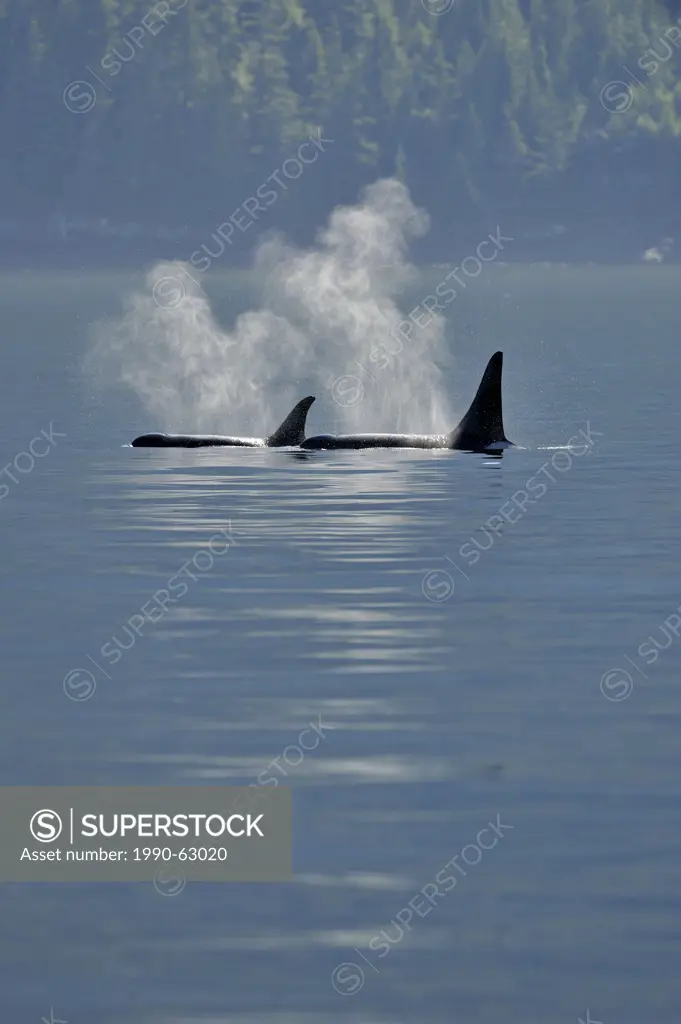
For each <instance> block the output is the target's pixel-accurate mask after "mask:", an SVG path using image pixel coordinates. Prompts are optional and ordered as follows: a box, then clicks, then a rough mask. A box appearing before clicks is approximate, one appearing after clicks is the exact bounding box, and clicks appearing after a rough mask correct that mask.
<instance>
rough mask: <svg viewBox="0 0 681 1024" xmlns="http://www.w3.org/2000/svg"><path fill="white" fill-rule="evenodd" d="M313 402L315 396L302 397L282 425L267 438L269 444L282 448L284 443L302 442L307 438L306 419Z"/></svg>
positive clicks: (271, 446)
mask: <svg viewBox="0 0 681 1024" xmlns="http://www.w3.org/2000/svg"><path fill="white" fill-rule="evenodd" d="M313 402H314V396H313V395H308V397H307V398H303V399H301V401H300V402H298V404H297V405H295V406H294V407H293V409H291V411H290V413H289V414H288V416H287V417H286V419H285V420H284V422H283V423H282V424H281V426H280V427H277V429H276V430H275V431H274V433H273V434H271V435H270V436H269V437H268V438H267V444H268V446H269V447H270V448H280V447H282V446H283V445H289V444H291V445H293V444H301V443H302V442H303V441H304V440H305V421H306V419H307V412H308V409H309V408H310V406H311V405H312V403H313Z"/></svg>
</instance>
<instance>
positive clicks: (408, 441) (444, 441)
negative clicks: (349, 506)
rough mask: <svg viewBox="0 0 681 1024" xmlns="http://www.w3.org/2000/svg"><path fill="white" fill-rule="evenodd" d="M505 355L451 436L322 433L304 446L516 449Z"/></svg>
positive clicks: (493, 364)
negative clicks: (510, 434) (507, 405)
mask: <svg viewBox="0 0 681 1024" xmlns="http://www.w3.org/2000/svg"><path fill="white" fill-rule="evenodd" d="M503 363H504V355H503V352H495V353H494V355H493V356H492V358H491V359H490V361H489V362H488V363H487V367H486V368H485V372H484V373H483V375H482V380H481V381H480V384H479V386H478V390H477V392H476V394H475V398H474V399H473V401H472V402H471V405H470V408H469V409H468V412H467V413H466V414H465V416H464V417H463V419H462V420H461V422H460V423H459V424H458V426H456V427H455V428H454V430H452V431H451V432H450V433H449V434H336V435H334V434H318V435H316V436H314V437H308V438H307V439H306V440H305V441H303V442H302V443H301V445H300V447H301V448H304V449H306V450H308V451H309V450H316V449H330V448H450V449H455V450H457V451H464V452H483V451H490V450H494V449H501V448H507V447H513V444H512V442H511V441H509V440H508V439H507V437H506V434H505V433H504V421H503V416H502V410H501V370H502V367H503Z"/></svg>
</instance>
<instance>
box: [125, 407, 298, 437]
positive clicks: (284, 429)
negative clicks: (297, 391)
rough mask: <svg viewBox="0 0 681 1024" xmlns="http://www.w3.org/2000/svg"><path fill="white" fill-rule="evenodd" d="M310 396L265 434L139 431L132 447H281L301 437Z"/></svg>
mask: <svg viewBox="0 0 681 1024" xmlns="http://www.w3.org/2000/svg"><path fill="white" fill-rule="evenodd" d="M313 402H314V396H312V395H308V397H307V398H303V399H302V400H301V401H300V402H298V404H297V405H296V406H294V408H293V409H292V410H291V412H290V413H289V414H288V416H287V417H286V419H285V420H284V422H283V423H282V424H281V426H279V427H277V429H276V430H275V431H274V433H273V434H270V436H269V437H222V436H221V435H219V434H142V435H141V436H140V437H136V438H135V440H134V441H133V442H132V446H133V448H209V447H218V446H222V447H229V448H283V447H285V446H286V445H292V446H293V445H299V444H300V443H301V441H304V440H305V421H306V419H307V413H308V410H309V408H310V406H311V405H312V403H313Z"/></svg>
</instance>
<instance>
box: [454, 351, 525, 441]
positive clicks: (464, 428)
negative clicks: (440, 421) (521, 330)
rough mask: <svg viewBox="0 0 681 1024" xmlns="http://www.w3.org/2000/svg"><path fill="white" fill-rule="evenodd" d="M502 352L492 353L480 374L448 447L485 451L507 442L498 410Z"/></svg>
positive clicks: (499, 409) (499, 406)
mask: <svg viewBox="0 0 681 1024" xmlns="http://www.w3.org/2000/svg"><path fill="white" fill-rule="evenodd" d="M503 364H504V354H503V352H495V353H494V355H493V356H492V358H491V359H490V361H489V362H488V364H487V368H486V370H485V372H484V373H483V375H482V380H481V381H480V386H479V388H478V390H477V393H476V396H475V398H474V399H473V401H472V402H471V407H470V409H469V410H468V412H467V413H466V415H465V416H464V418H463V419H462V420H461V422H460V423H459V425H458V427H455V428H454V430H452V432H451V434H450V435H449V445H448V447H449V448H458V449H460V450H461V451H468V452H475V451H484V450H485V448H489V446H490V445H492V444H495V443H497V444H498V443H499V442H500V441H503V442H505V443H506V444H509V443H510V442H509V441H508V439H507V438H506V435H505V433H504V420H503V416H502V412H501V369H502V366H503Z"/></svg>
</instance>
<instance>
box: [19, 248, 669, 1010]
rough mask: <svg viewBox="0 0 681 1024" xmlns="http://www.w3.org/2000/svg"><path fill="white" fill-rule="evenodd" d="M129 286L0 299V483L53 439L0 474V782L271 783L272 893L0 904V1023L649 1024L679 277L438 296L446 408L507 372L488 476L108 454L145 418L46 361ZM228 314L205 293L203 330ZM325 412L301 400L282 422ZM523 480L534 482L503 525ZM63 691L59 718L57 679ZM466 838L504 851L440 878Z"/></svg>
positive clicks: (231, 303)
mask: <svg viewBox="0 0 681 1024" xmlns="http://www.w3.org/2000/svg"><path fill="white" fill-rule="evenodd" d="M133 278H134V275H132V274H130V275H124V274H118V275H113V274H94V273H93V274H92V275H75V274H73V273H64V274H52V275H48V274H45V275H35V274H4V275H3V276H2V277H0V326H1V329H2V339H3V345H2V354H1V357H0V358H1V359H2V373H1V375H0V396H1V399H2V413H1V416H2V424H3V430H2V438H1V441H0V447H1V449H2V451H1V452H0V454H1V456H2V458H1V460H0V461H1V462H2V465H3V466H6V465H7V464H12V463H13V460H14V459H15V457H16V455H17V453H21V452H25V451H26V450H27V445H28V444H29V442H31V440H32V439H33V438H34V437H36V436H37V435H40V433H41V431H43V430H45V431H47V432H49V430H50V429H52V430H53V431H56V432H57V434H56V435H55V441H56V444H55V445H54V446H53V448H52V449H51V450H50V452H49V454H48V455H47V456H45V457H44V458H41V459H36V463H35V468H33V469H32V470H31V471H30V472H25V473H23V474H20V473H18V472H17V470H16V469H12V473H13V475H14V476H15V478H16V481H17V482H16V483H14V482H12V480H10V479H8V477H7V475H3V476H2V481H3V482H4V483H5V485H6V486H7V488H8V490H7V493H5V491H4V490H3V491H0V493H2V494H3V498H2V500H1V501H0V537H1V541H0V543H1V546H2V547H1V551H2V566H3V577H4V586H3V591H2V655H3V656H2V687H1V689H0V711H1V719H0V722H1V724H0V769H1V774H0V782H2V784H3V785H10V784H26V785H28V784H30V785H40V784H53V785H66V784H80V785H97V784H102V785H104V784H107V785H118V784H120V785H123V784H135V785H143V784H146V785H151V784H172V783H178V784H201V783H206V784H220V783H222V784H247V783H249V782H253V781H255V780H256V778H257V777H258V775H262V773H263V771H264V770H265V769H267V766H268V765H270V763H271V762H272V761H273V759H275V758H279V759H280V760H279V764H280V765H281V766H283V767H282V771H283V772H285V773H286V775H285V776H284V775H283V774H282V772H280V773H279V775H278V777H279V779H280V781H281V782H282V783H288V784H290V785H291V786H292V787H293V805H294V851H293V855H294V880H293V882H291V883H286V884H284V883H277V884H274V883H272V884H259V885H256V884H221V885H217V884H199V883H193V884H192V883H190V884H188V885H187V886H186V888H184V890H183V891H182V892H180V893H179V894H178V895H176V896H173V897H168V896H164V895H163V894H161V893H159V892H157V891H156V890H155V888H154V886H153V885H152V884H150V883H135V884H132V883H131V884H117V885H114V884H109V885H106V884H100V885H94V884H88V885H84V884H81V885H78V884H70V885H67V884H63V885H57V884H52V885H50V884H21V885H20V884H4V885H1V886H0V907H1V909H2V921H3V927H2V933H1V935H2V937H1V939H0V1004H1V1005H2V1013H1V1014H0V1018H1V1019H2V1021H7V1022H8V1024H9V1022H10V1021H11V1022H12V1024H19V1022H24V1021H25V1022H36V1024H37V1022H38V1021H39V1020H40V1018H41V1017H46V1018H47V1019H48V1020H49V1017H50V1013H53V1015H54V1018H55V1019H57V1018H58V1019H62V1020H65V1021H67V1022H68V1024H86V1022H87V1024H93V1022H95V1021H96V1022H97V1024H109V1022H123V1021H126V1022H130V1024H141V1022H145V1024H151V1022H168V1024H180V1022H182V1024H189V1022H192V1024H218V1022H227V1021H229V1022H233V1024H294V1022H295V1024H298V1022H300V1024H346V1022H353V1024H423V1022H427V1024H450V1022H453V1021H461V1022H464V1021H467V1022H479V1024H488V1022H489V1024H517V1022H519V1021H521V1020H527V1021H539V1020H541V1021H546V1022H550V1024H559V1022H565V1024H570V1022H576V1021H577V1020H578V1018H580V1017H581V1018H582V1019H583V1020H585V1021H586V1020H587V1016H586V1014H587V1010H588V1012H589V1014H590V1019H591V1020H598V1021H602V1022H604V1024H634V1022H636V1024H642V1022H644V1021H652V1020H655V1021H657V1022H659V1024H678V1020H679V1014H680V1012H681V977H680V975H679V970H678V967H679V962H680V954H681V925H680V923H679V921H680V913H679V911H680V910H681V904H680V900H679V893H680V892H681V830H680V826H679V789H680V779H681V742H680V740H679V733H680V730H681V685H680V683H679V668H680V666H681V640H677V639H676V637H675V635H674V632H673V631H671V630H670V629H669V627H667V633H668V636H669V637H670V638H671V640H668V639H667V638H666V637H665V634H664V632H663V630H662V629H661V624H663V623H664V620H665V619H669V617H670V616H671V615H673V613H674V612H675V610H676V609H677V607H678V606H679V604H681V586H680V584H679V570H678V559H679V550H680V547H679V541H680V540H681V517H680V515H679V512H680V504H681V503H680V500H679V487H678V481H679V471H678V444H679V437H680V436H681V403H679V398H678V386H679V379H680V371H681V345H680V344H679V341H680V339H679V297H680V296H681V273H680V272H679V269H678V268H667V267H658V266H656V267H648V266H642V267H640V268H619V269H604V268H597V267H588V268H580V269H559V268H548V267H545V268H540V267H535V268H523V267H506V268H502V267H500V268H495V272H494V273H490V274H489V275H488V276H487V277H486V278H485V279H484V280H483V279H481V280H480V281H479V282H476V288H475V289H473V288H472V287H471V288H470V289H469V292H468V293H467V294H466V296H463V297H462V299H461V302H460V303H458V304H457V303H453V304H452V306H451V308H450V309H449V310H448V313H447V315H448V319H449V334H450V348H451V350H452V352H453V353H454V357H455V358H454V361H453V370H452V371H451V373H450V376H449V386H450V390H451V394H452V397H453V402H454V405H455V407H456V408H457V409H459V410H460V411H463V409H464V408H465V405H466V404H467V402H468V401H469V400H470V397H471V395H472V394H473V391H474V388H475V387H476V386H477V382H478V379H479V376H480V373H481V370H482V368H483V367H484V364H485V362H486V360H487V358H488V357H489V355H491V353H492V352H493V351H494V350H495V349H497V348H502V349H503V350H504V353H505V370H504V374H505V378H504V400H505V420H506V428H507V434H508V436H509V437H511V438H512V439H513V440H515V441H516V442H517V443H518V444H519V445H523V446H524V447H523V448H522V449H516V450H510V451H508V452H506V453H505V454H504V456H503V458H501V459H490V458H487V457H485V456H482V455H470V454H463V453H450V452H418V451H401V452H400V451H387V452H380V451H364V452H328V453H326V452H321V453H311V454H309V455H308V456H305V457H301V456H300V455H297V456H296V455H294V454H292V453H290V452H287V451H280V450H266V449H264V450H234V451H230V450H226V449H221V450H190V451H182V450H180V451H175V450H158V449H132V448H129V447H124V445H125V444H126V442H129V441H130V440H131V438H132V437H133V436H134V435H135V434H136V433H140V432H141V431H143V430H149V429H155V428H156V427H157V424H154V423H151V422H149V420H148V417H146V416H145V414H144V411H143V410H142V409H141V408H140V407H139V406H138V404H137V403H136V401H135V400H133V399H132V398H130V397H127V396H122V397H121V396H116V395H115V394H114V393H105V394H99V393H95V392H94V391H93V390H92V387H91V385H90V383H89V382H88V379H87V378H86V377H85V376H84V375H83V373H82V371H81V361H82V357H83V354H84V352H85V348H86V345H87V331H88V324H89V323H90V322H91V321H92V320H93V319H95V318H98V317H100V316H102V315H103V314H104V313H107V312H108V313H115V312H116V310H117V309H118V308H119V304H120V300H121V296H122V295H123V294H124V293H125V292H126V291H127V290H129V288H130V286H131V282H132V281H133ZM239 287H240V286H239V285H237V284H236V283H235V282H234V281H232V280H231V279H230V278H229V276H224V277H222V278H215V279H214V280H213V281H212V282H211V286H210V289H209V290H210V291H211V294H212V295H213V297H214V300H215V303H216V308H218V312H219V315H220V317H221V318H222V319H223V320H225V321H229V319H230V318H231V317H233V316H234V314H235V312H236V311H237V309H238V308H243V306H244V304H245V303H246V302H247V299H246V297H245V296H241V295H238V294H237V293H238V291H239ZM378 379H379V378H378V377H377V380H378ZM372 386H376V387H378V386H380V380H379V383H378V384H376V385H372ZM306 393H307V388H306V382H305V381H300V394H301V396H302V395H304V394H306ZM333 416H334V409H333V402H332V399H331V397H330V395H329V394H328V393H327V394H318V397H317V403H316V405H315V406H313V408H312V411H311V413H310V422H309V427H310V430H309V432H318V431H323V430H327V429H329V427H330V426H332V425H333V423H332V421H333ZM241 426H242V425H241V424H239V423H237V422H231V423H228V424H225V430H226V431H227V430H229V431H234V432H238V430H239V428H240V427H241ZM266 426H269V425H263V428H262V429H264V428H265V427H266ZM271 426H274V424H272V425H271ZM384 426H385V425H384V424H380V423H377V424H376V428H377V429H381V428H382V427H384ZM452 426H453V424H452ZM243 427H244V428H247V430H246V432H247V433H250V432H251V431H256V432H259V428H258V425H257V424H247V425H246V424H244V425H243ZM580 430H583V431H585V432H586V433H587V434H588V435H589V436H590V438H591V441H590V444H589V446H587V445H586V444H585V443H584V441H583V440H582V439H578V440H576V441H574V442H573V444H574V445H575V447H574V449H573V451H572V454H567V455H566V454H565V452H563V453H562V455H561V457H560V458H558V457H557V455H556V451H555V450H551V449H552V447H553V446H563V445H566V444H567V443H568V441H569V440H570V439H571V438H574V436H575V435H579V432H580ZM61 434H64V435H66V436H64V437H62V436H60V435H61ZM552 459H554V460H555V461H554V463H552V462H551V460H552ZM29 464H30V463H29V461H28V460H24V461H23V462H22V461H21V460H20V462H19V465H20V466H28V465H29ZM542 467H544V468H543V469H542ZM537 474H540V475H539V476H538V477H537V476H536V475H537ZM532 477H535V479H538V480H540V481H543V482H544V484H545V488H546V489H545V492H541V491H540V490H539V491H538V489H537V488H536V486H535V491H534V494H535V499H534V500H533V502H532V503H530V504H526V506H525V510H524V512H522V514H515V515H514V514H512V513H511V514H509V513H508V508H509V506H506V503H507V502H509V499H511V496H512V495H514V494H515V493H516V492H518V491H519V490H522V489H526V483H527V481H528V480H529V479H530V478H532ZM538 493H539V494H541V496H540V497H536V495H537V494H538ZM502 506H504V507H505V509H506V514H507V515H509V518H510V519H512V520H513V521H512V522H508V521H506V520H505V521H504V526H503V527H498V533H497V534H495V533H494V532H491V533H490V531H489V528H488V532H487V534H485V533H484V531H483V526H484V524H485V523H486V521H488V520H489V519H490V517H491V516H495V515H496V516H499V510H500V509H501V507H502ZM513 508H515V509H517V506H515V505H513V506H512V509H513ZM493 522H494V523H496V522H497V520H496V519H495V520H493ZM225 529H227V530H231V535H232V536H233V539H234V543H233V544H230V545H229V549H228V550H227V551H226V552H225V554H224V555H222V556H220V557H217V558H216V559H215V564H214V565H213V567H212V568H211V569H210V571H206V572H203V573H200V574H199V576H200V578H199V579H198V581H197V582H192V581H190V585H189V588H188V592H187V594H186V596H184V597H183V598H182V600H179V601H177V603H176V604H175V605H173V606H172V607H170V608H169V610H168V613H167V615H165V616H164V617H163V618H162V620H161V621H160V622H158V623H157V624H156V625H153V626H151V625H148V626H147V628H145V630H144V632H143V635H142V636H141V637H140V638H139V639H138V640H137V641H136V642H135V644H134V646H133V647H132V648H131V649H129V650H126V651H125V652H124V654H123V656H122V657H121V659H120V660H119V661H118V662H117V664H115V665H111V664H108V663H107V662H106V661H105V660H104V659H103V658H102V657H101V656H100V655H99V653H98V652H99V651H100V649H101V648H102V645H103V644H105V643H106V642H107V641H111V640H112V637H118V638H119V639H123V638H125V633H124V630H123V626H124V624H125V623H126V622H127V621H128V620H129V619H130V617H131V616H132V615H134V614H135V613H138V612H139V610H140V608H141V606H142V605H143V604H145V602H147V601H148V600H149V598H150V597H151V595H152V594H153V593H154V592H155V591H157V590H159V588H163V587H164V585H165V584H166V582H167V581H168V579H169V578H170V577H172V576H173V575H174V574H175V573H176V572H177V571H178V570H179V569H180V568H181V566H182V565H183V564H184V563H186V562H187V560H188V559H191V558H192V557H193V556H194V555H195V554H196V552H197V551H199V550H200V549H202V548H205V547H206V545H207V543H208V541H209V539H210V538H212V537H213V536H214V535H215V534H217V533H218V532H219V531H220V530H225ZM490 537H491V538H492V539H491V541H490V539H489V538H490ZM475 540H477V541H478V543H479V545H480V547H478V548H476V546H475ZM464 545H468V547H466V548H464V550H465V551H467V552H468V553H469V554H468V555H467V556H465V555H462V554H461V553H460V552H461V549H462V546H464ZM480 548H486V550H480ZM473 550H475V551H477V553H478V558H477V560H476V561H475V564H471V563H472V561H473V559H472V556H471V555H470V552H471V551H473ZM672 623H673V620H672ZM676 628H677V630H678V626H677V627H676ZM650 637H654V638H656V639H657V640H658V644H659V646H660V647H661V648H665V649H661V650H658V649H657V648H654V649H653V653H654V654H655V656H656V657H655V660H654V661H653V660H652V655H650V654H649V655H648V656H647V657H644V656H642V655H641V654H639V653H638V648H639V646H640V645H642V644H644V643H645V642H646V641H647V643H648V646H647V647H646V648H645V649H646V650H650V649H651V641H650V639H649V638H650ZM124 642H125V643H126V644H127V643H129V641H128V640H127V639H124ZM667 645H668V646H667ZM88 656H90V657H92V658H94V659H95V661H97V662H98V663H99V664H100V666H101V669H102V670H101V671H100V670H98V669H96V668H95V667H94V666H93V664H92V662H90V661H89V660H87V659H88ZM628 659H629V660H628ZM79 667H86V668H87V667H89V668H90V669H91V670H92V671H93V674H94V675H95V681H96V691H95V693H94V695H93V696H92V697H91V698H90V699H88V700H84V701H78V700H72V699H68V697H67V696H66V694H65V691H64V688H63V680H64V677H65V675H66V674H67V673H68V672H69V671H70V670H72V669H74V668H79ZM611 669H621V670H623V671H624V672H625V673H628V676H627V675H622V674H620V675H619V676H618V677H614V676H607V677H606V678H605V680H604V682H603V686H602V688H601V681H602V679H603V677H604V673H608V672H609V670H611ZM104 670H106V673H107V674H105V672H104ZM109 677H110V678H109ZM632 687H633V688H632ZM603 691H604V692H605V695H604V692H603ZM629 691H631V692H629ZM320 722H321V728H322V733H323V736H324V738H323V740H320V742H319V744H318V746H317V747H316V749H314V750H312V751H310V752H309V753H307V754H306V755H305V756H304V759H303V760H302V763H300V764H295V765H294V764H287V763H286V762H285V761H284V760H282V757H283V752H284V750H285V748H287V747H288V748H290V747H291V745H293V746H294V747H295V746H296V745H297V743H298V737H299V735H300V733H301V730H304V729H306V728H309V727H310V723H315V724H317V725H318V726H319V724H320ZM288 759H289V760H291V761H297V760H298V758H297V756H295V754H291V753H289V755H288ZM275 774H276V772H275ZM497 816H499V819H500V821H501V822H502V823H503V824H504V825H510V826H512V828H509V829H504V830H503V832H502V837H501V838H499V840H498V842H497V844H496V845H495V846H494V848H493V849H490V850H489V851H487V852H484V853H483V856H482V859H480V860H479V862H477V863H475V861H476V859H477V854H475V853H470V852H469V853H468V854H466V857H464V858H463V859H462V857H461V851H462V849H463V848H464V847H466V846H467V845H469V844H475V843H476V836H477V835H478V833H479V832H480V830H481V829H482V828H483V827H485V826H487V825H488V823H489V822H490V821H491V822H493V823H494V822H496V821H497ZM470 849H472V848H471V847H470V845H469V850H470ZM455 855H459V859H458V861H457V862H456V863H457V864H458V865H459V866H460V868H461V871H458V872H455V877H456V880H457V884H456V886H455V887H454V888H452V889H450V891H449V892H448V894H447V895H446V896H444V897H443V898H442V899H440V900H439V901H437V902H436V903H435V904H430V905H429V904H426V906H431V907H432V909H431V910H430V911H429V912H428V913H427V915H426V916H423V917H420V916H419V915H418V914H417V913H414V915H413V919H412V921H411V923H410V930H408V931H407V929H406V928H405V929H404V931H405V934H404V937H403V938H402V939H401V941H397V940H398V938H399V931H398V928H399V920H397V919H396V915H397V914H398V913H399V912H400V911H401V910H402V909H403V908H405V907H407V906H408V903H409V901H410V900H412V899H413V897H414V896H415V894H416V893H417V892H418V891H419V890H421V889H422V888H423V887H424V886H426V885H427V884H428V883H431V882H433V881H434V879H435V877H436V875H437V874H438V872H441V871H442V869H443V868H444V867H445V865H446V864H447V862H448V861H450V860H451V859H452V858H453V857H454V856H455ZM446 873H447V874H451V872H446ZM422 902H423V901H421V902H420V903H419V902H418V901H417V905H421V903H422ZM405 916H406V915H403V917H405ZM381 931H385V932H386V934H387V935H389V936H390V937H391V943H390V945H389V951H388V952H387V953H385V952H384V953H383V955H382V956H380V955H379V953H378V952H376V949H378V950H379V952H380V950H381V949H382V948H383V949H385V947H381V946H380V945H378V944H377V943H374V944H373V947H370V946H369V943H370V941H371V939H372V937H374V936H377V935H380V933H381ZM364 958H366V959H364ZM342 963H348V964H350V965H356V966H351V967H346V968H345V969H344V970H343V971H341V972H337V973H336V975H335V976H334V977H335V980H336V988H334V985H333V984H332V972H334V970H335V969H336V968H337V967H338V965H340V964H342ZM360 970H361V972H363V974H362V973H360ZM337 989H339V990H340V991H338V990H337Z"/></svg>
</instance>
